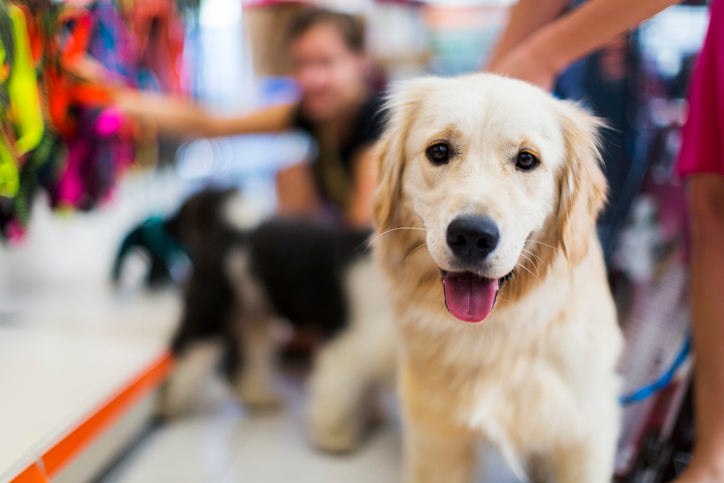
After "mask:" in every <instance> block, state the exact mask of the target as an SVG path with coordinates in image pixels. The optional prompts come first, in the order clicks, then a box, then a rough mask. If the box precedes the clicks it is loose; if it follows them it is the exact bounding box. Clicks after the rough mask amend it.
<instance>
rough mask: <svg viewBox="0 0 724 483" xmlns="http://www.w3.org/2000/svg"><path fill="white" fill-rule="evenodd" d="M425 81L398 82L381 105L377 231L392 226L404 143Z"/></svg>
mask: <svg viewBox="0 0 724 483" xmlns="http://www.w3.org/2000/svg"><path fill="white" fill-rule="evenodd" d="M427 82H429V79H419V80H416V81H408V82H403V83H400V84H398V85H397V86H396V87H395V88H394V89H393V91H392V93H391V95H390V97H389V98H388V101H387V104H386V106H385V108H386V110H387V111H388V120H387V126H386V128H385V132H384V134H383V135H382V139H380V142H379V143H378V144H377V148H376V149H377V159H378V168H379V170H378V179H377V189H376V191H375V196H374V205H373V214H374V218H375V225H376V227H377V230H378V231H384V230H387V229H389V228H392V227H394V225H395V219H396V216H397V213H398V208H399V206H398V205H399V201H400V198H401V194H402V193H401V190H402V184H401V183H402V172H403V171H404V169H405V162H406V158H407V153H406V152H405V143H406V142H407V135H408V133H409V130H410V124H411V123H412V120H413V118H414V115H415V111H416V110H417V106H418V102H419V101H418V100H419V99H420V94H421V91H422V90H424V87H425V84H426V83H427Z"/></svg>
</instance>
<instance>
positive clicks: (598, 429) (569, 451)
mask: <svg viewBox="0 0 724 483" xmlns="http://www.w3.org/2000/svg"><path fill="white" fill-rule="evenodd" d="M604 412H605V413H606V414H603V413H604ZM596 416H597V418H596V421H597V424H596V425H595V426H593V427H592V428H590V429H589V430H588V433H587V437H586V438H584V439H582V440H581V441H578V442H573V443H570V444H568V445H565V446H564V447H562V448H559V449H558V450H557V451H556V452H555V453H554V454H553V481H554V482H556V483H578V482H582V481H585V482H586V483H589V482H590V483H609V482H610V481H611V478H612V476H613V469H614V458H615V453H616V440H617V438H618V428H619V408H618V406H617V405H616V404H615V402H614V403H612V405H611V406H610V407H609V408H607V410H606V411H602V412H601V414H597V415H596Z"/></svg>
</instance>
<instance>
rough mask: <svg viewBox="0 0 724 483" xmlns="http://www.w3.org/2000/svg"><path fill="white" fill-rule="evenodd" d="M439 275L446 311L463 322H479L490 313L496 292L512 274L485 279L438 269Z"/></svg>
mask: <svg viewBox="0 0 724 483" xmlns="http://www.w3.org/2000/svg"><path fill="white" fill-rule="evenodd" d="M440 275H442V286H443V289H444V291H445V307H447V309H448V311H449V312H450V313H451V314H452V315H454V316H455V317H456V318H458V319H460V320H462V321H464V322H480V321H481V320H484V319H485V318H486V317H487V316H488V315H490V312H492V310H493V306H494V305H495V299H496V298H497V296H498V290H500V288H501V287H502V286H503V284H504V283H505V282H506V281H508V280H509V279H510V277H512V276H513V272H510V273H509V274H508V275H506V276H505V277H503V278H485V277H481V276H479V275H476V274H474V273H472V272H448V271H445V270H442V269H440Z"/></svg>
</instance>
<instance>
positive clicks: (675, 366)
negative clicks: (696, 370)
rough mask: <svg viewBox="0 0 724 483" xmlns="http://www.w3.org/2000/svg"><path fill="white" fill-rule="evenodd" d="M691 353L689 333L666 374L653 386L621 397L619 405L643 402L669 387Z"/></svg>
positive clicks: (648, 385) (650, 385)
mask: <svg viewBox="0 0 724 483" xmlns="http://www.w3.org/2000/svg"><path fill="white" fill-rule="evenodd" d="M689 352H691V333H689V332H687V333H686V337H685V338H684V343H683V344H682V346H681V349H680V350H679V353H678V354H677V355H676V359H674V362H672V363H671V367H669V369H668V370H667V371H666V372H664V373H663V374H662V375H661V376H660V377H659V378H658V379H657V380H655V381H654V382H652V383H651V384H647V385H646V386H643V387H641V388H639V389H637V390H635V391H633V392H630V393H628V394H624V395H623V396H620V397H619V399H618V400H619V403H620V404H621V405H624V406H625V405H628V404H632V403H635V402H639V401H643V400H644V399H647V398H649V397H650V396H652V395H653V394H655V393H656V392H658V391H660V390H662V389H663V388H665V387H666V386H668V385H669V383H670V382H671V380H672V379H673V378H674V374H676V371H678V370H679V368H680V367H681V365H682V364H683V363H684V361H685V360H686V358H687V357H688V355H689Z"/></svg>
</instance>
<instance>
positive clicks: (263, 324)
mask: <svg viewBox="0 0 724 483" xmlns="http://www.w3.org/2000/svg"><path fill="white" fill-rule="evenodd" d="M236 330H237V331H238V334H239V337H240V341H239V342H240V344H239V346H240V347H241V348H242V352H241V364H240V371H239V376H238V379H237V382H236V391H237V394H238V395H239V398H240V399H241V400H242V402H244V403H245V404H248V405H249V406H253V407H257V408H263V407H273V406H277V405H278V404H279V397H278V396H277V393H276V391H275V389H274V358H275V346H274V339H273V336H272V325H271V317H268V316H266V315H260V314H253V315H250V314H246V316H244V315H243V314H242V316H241V317H239V320H238V323H237V327H236Z"/></svg>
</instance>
